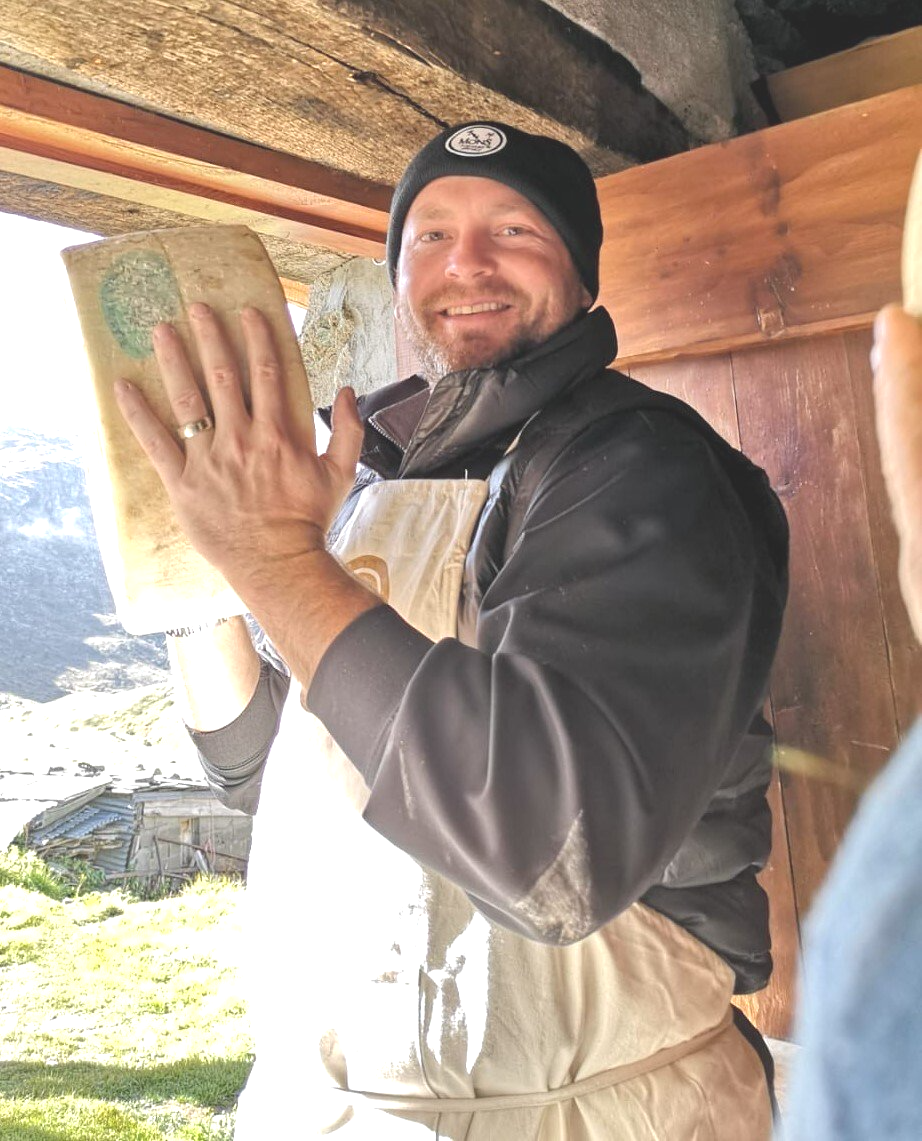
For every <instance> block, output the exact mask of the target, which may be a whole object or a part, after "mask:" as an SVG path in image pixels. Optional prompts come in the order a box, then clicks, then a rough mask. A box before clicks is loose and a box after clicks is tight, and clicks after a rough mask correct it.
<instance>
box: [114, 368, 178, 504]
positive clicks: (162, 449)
mask: <svg viewBox="0 0 922 1141" xmlns="http://www.w3.org/2000/svg"><path fill="white" fill-rule="evenodd" d="M115 400H116V403H117V404H118V407H119V411H120V412H121V414H122V416H124V418H125V422H126V423H127V425H128V427H129V428H130V429H131V431H132V433H133V434H134V438H135V439H136V440H137V441H138V443H139V444H140V445H141V448H142V449H143V451H144V454H145V455H146V456H147V458H148V459H149V460H150V462H151V464H152V465H153V467H154V470H155V471H156V472H157V474H158V475H159V476H160V478H161V480H163V483H164V485H165V486H166V487H167V488H169V486H170V484H171V483H172V482H173V481H174V480H176V479H178V478H179V477H180V476H181V475H182V471H183V467H184V465H185V457H184V456H183V452H182V448H180V446H179V442H178V441H177V440H176V438H175V437H174V436H173V434H172V432H171V431H170V430H169V428H166V427H164V425H163V424H161V422H160V420H159V419H158V418H157V417H156V416H155V415H154V413H153V412H152V411H151V408H150V405H149V404H148V403H147V401H146V400H145V399H144V397H143V395H142V394H141V392H140V391H139V390H138V389H137V388H135V386H134V385H133V384H129V383H128V381H127V380H119V381H116V384H115Z"/></svg>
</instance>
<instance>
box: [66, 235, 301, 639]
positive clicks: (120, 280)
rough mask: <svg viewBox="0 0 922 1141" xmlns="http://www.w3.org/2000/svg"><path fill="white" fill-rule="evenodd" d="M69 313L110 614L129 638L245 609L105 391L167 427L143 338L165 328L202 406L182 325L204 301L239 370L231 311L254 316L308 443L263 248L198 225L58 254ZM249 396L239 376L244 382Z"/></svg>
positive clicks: (291, 353) (239, 341)
mask: <svg viewBox="0 0 922 1141" xmlns="http://www.w3.org/2000/svg"><path fill="white" fill-rule="evenodd" d="M63 258H64V263H65V266H66V268H67V272H68V276H69V277H70V283H71V289H72V290H73V294H74V299H75V301H76V304H77V311H78V314H79V317H80V324H81V327H82V330H83V338H84V343H85V346H86V351H87V356H88V358H89V363H90V373H91V376H92V381H93V398H94V400H95V405H96V412H97V431H96V444H97V446H96V447H95V448H93V449H91V450H90V451H91V454H89V455H88V456H87V484H88V487H89V492H90V501H91V503H92V507H93V517H94V521H95V524H96V531H97V536H98V538H99V547H100V552H101V554H102V559H103V565H104V567H105V570H106V576H107V578H108V580H109V586H110V589H111V590H112V595H113V598H114V601H115V609H116V613H117V615H118V618H119V620H120V621H121V623H122V625H123V626H124V627H125V629H126V630H128V631H129V632H130V633H133V634H146V633H151V632H153V631H159V630H167V629H172V628H174V627H179V626H195V625H200V624H203V623H205V622H209V621H213V620H215V619H217V618H224V617H228V616H230V615H233V614H242V613H244V612H245V609H246V608H245V606H244V605H243V603H242V602H241V601H240V599H239V598H238V597H237V596H236V595H235V594H234V592H233V591H232V590H231V589H230V587H229V586H228V585H227V583H226V581H225V580H224V578H223V577H222V576H221V575H220V574H219V573H218V572H217V571H216V570H215V569H214V568H213V567H212V566H210V565H209V564H208V563H207V562H206V561H205V560H204V559H203V558H202V557H201V555H199V554H198V553H197V552H196V551H195V550H194V549H193V547H192V545H191V543H190V542H189V540H188V539H187V538H186V537H185V535H184V534H183V533H182V531H181V530H180V528H179V524H178V523H177V521H176V518H175V516H174V514H173V510H172V507H171V506H170V502H169V499H168V498H167V495H166V492H165V491H164V489H163V486H162V484H161V482H160V479H159V477H158V476H157V474H156V472H155V471H154V469H153V468H152V467H151V465H150V462H149V461H148V459H147V457H146V456H145V455H144V453H143V451H142V450H141V447H140V445H139V444H138V443H137V441H136V440H135V438H134V435H133V434H132V432H131V430H130V429H129V428H128V426H127V425H126V423H125V421H124V419H123V418H122V415H121V413H120V412H119V410H118V406H117V405H116V403H115V397H114V392H113V386H114V383H115V381H116V380H117V379H119V378H124V379H126V380H129V381H131V383H132V384H134V385H136V386H137V387H138V388H139V389H140V390H141V392H143V394H144V396H145V397H146V398H147V400H148V402H149V404H150V405H151V407H152V408H153V410H154V411H155V412H156V414H157V415H158V416H159V417H160V419H161V420H162V421H163V423H164V424H166V425H168V426H169V427H171V428H173V427H175V426H176V424H175V420H174V417H173V414H172V412H171V410H170V406H169V402H168V400H167V397H166V393H165V392H164V389H163V384H162V381H161V379H160V374H159V370H158V368H157V363H156V360H155V358H154V355H153V347H152V344H151V332H152V330H153V328H154V326H155V325H156V324H158V323H159V322H160V321H169V322H170V323H171V324H172V325H173V326H174V327H175V328H176V329H177V331H178V333H179V335H180V337H181V338H182V340H183V343H184V344H185V347H186V351H187V353H188V355H189V359H190V362H191V363H192V367H193V369H194V371H195V374H196V376H197V378H198V380H199V384H200V386H201V388H202V391H203V394H204V395H205V400H206V404H207V403H208V397H207V392H206V390H205V385H204V383H203V381H202V370H201V364H200V361H199V357H198V353H197V351H196V348H195V342H194V340H193V337H192V334H191V329H190V325H189V319H188V307H189V305H191V304H192V303H193V302H196V301H202V302H205V303H206V304H207V305H209V306H211V308H212V309H214V310H215V312H216V313H217V314H218V316H219V318H220V320H221V322H222V325H223V327H224V329H225V331H226V333H227V336H228V338H229V340H230V342H231V344H232V346H233V348H234V350H235V352H236V353H237V355H238V358H239V359H240V361H241V362H242V364H243V366H244V369H245V362H246V356H245V353H244V349H243V337H242V332H241V328H240V319H239V317H240V311H241V309H244V308H246V307H249V306H252V307H254V308H257V309H259V310H261V311H262V312H263V313H264V314H265V316H266V318H267V319H268V321H269V324H270V326H271V328H272V332H273V336H274V339H275V343H276V346H277V348H278V351H279V355H280V357H281V361H282V366H283V375H284V377H285V383H286V388H287V395H288V404H289V408H288V412H289V416H290V419H291V422H292V423H293V425H295V427H296V429H297V431H298V432H299V433H300V434H301V436H302V438H305V439H309V440H310V441H311V442H313V439H314V425H313V407H312V404H311V398H310V390H309V387H308V383H307V377H306V375H305V372H304V364H303V361H302V358H301V353H300V349H299V348H298V343H297V338H296V336H295V332H294V329H293V327H292V324H291V318H290V317H289V314H288V309H287V305H286V302H285V297H284V294H283V292H282V287H281V285H280V283H279V280H278V277H277V276H276V273H275V270H274V269H273V266H272V263H271V261H270V260H269V257H268V255H267V254H266V251H265V249H264V247H263V245H262V242H261V241H260V240H259V238H258V237H257V236H256V234H254V233H253V232H252V231H251V230H249V229H247V228H246V227H245V226H196V227H190V228H188V229H179V230H153V231H150V232H147V233H139V234H127V235H124V236H122V237H118V238H110V239H107V240H105V241H101V242H92V243H89V244H87V245H82V246H75V247H72V248H71V249H68V250H65V251H64V252H63ZM243 385H244V391H245V394H246V395H247V397H248V396H249V379H248V377H247V376H246V375H244V377H243Z"/></svg>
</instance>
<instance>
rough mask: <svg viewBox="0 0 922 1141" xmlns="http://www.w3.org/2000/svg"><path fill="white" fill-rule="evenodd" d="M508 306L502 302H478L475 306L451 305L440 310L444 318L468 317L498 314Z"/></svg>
mask: <svg viewBox="0 0 922 1141" xmlns="http://www.w3.org/2000/svg"><path fill="white" fill-rule="evenodd" d="M508 308H509V306H508V305H507V304H506V303H505V302H503V301H480V302H478V303H477V304H476V305H451V306H449V307H448V308H447V309H443V310H442V314H443V316H445V317H469V316H470V315H471V314H473V313H498V312H499V311H500V310H501V309H508Z"/></svg>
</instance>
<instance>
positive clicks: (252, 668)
mask: <svg viewBox="0 0 922 1141" xmlns="http://www.w3.org/2000/svg"><path fill="white" fill-rule="evenodd" d="M167 648H168V650H169V654H170V666H171V668H172V671H173V683H174V686H175V690H176V701H177V704H178V706H179V710H180V713H181V715H182V718H183V720H184V721H185V723H186V724H187V725H188V726H189V727H190V728H192V729H200V730H212V729H220V728H221V727H222V726H223V725H229V724H230V722H231V721H233V720H234V719H235V718H236V717H239V715H240V714H241V713H242V712H243V710H244V709H245V708H246V706H247V705H248V704H249V701H250V699H251V698H252V696H253V694H254V692H255V690H256V683H257V682H258V681H259V655H258V654H257V653H256V651H255V650H254V649H253V643H252V642H251V641H250V634H249V631H248V630H247V627H246V623H245V622H244V620H243V619H242V618H231V619H230V620H229V621H227V622H223V623H222V624H221V625H220V626H215V627H214V628H213V629H211V630H202V631H200V632H198V633H195V634H190V635H187V636H186V637H183V638H168V639H167Z"/></svg>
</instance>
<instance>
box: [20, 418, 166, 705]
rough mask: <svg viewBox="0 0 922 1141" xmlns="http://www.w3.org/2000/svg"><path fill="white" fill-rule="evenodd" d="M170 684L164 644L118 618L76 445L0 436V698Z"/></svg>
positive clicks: (29, 435)
mask: <svg viewBox="0 0 922 1141" xmlns="http://www.w3.org/2000/svg"><path fill="white" fill-rule="evenodd" d="M166 676H167V673H166V650H165V646H164V639H163V637H162V636H160V635H148V636H146V637H136V636H134V635H130V634H128V633H126V632H125V630H124V629H123V628H122V626H121V625H120V624H119V622H118V620H117V619H116V617H115V614H114V608H113V604H112V596H111V594H110V593H109V588H108V585H107V583H106V578H105V573H104V571H103V568H102V562H101V560H100V556H99V551H98V549H97V546H96V536H95V533H94V530H93V519H92V514H91V511H90V505H89V500H88V498H87V491H86V484H85V481H84V475H83V466H82V462H81V456H80V452H79V448H78V447H77V445H76V444H75V443H74V442H73V441H71V440H67V439H61V438H49V437H46V436H41V435H38V434H36V433H34V432H31V431H28V430H24V429H7V430H5V431H2V432H0V693H9V694H13V695H15V696H17V697H21V698H26V699H29V700H32V701H49V700H52V699H54V698H56V697H60V696H61V695H62V694H64V693H70V692H73V691H75V690H106V691H111V690H120V689H134V688H136V687H138V686H144V685H150V684H153V683H156V682H161V681H164V680H165V679H166Z"/></svg>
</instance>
